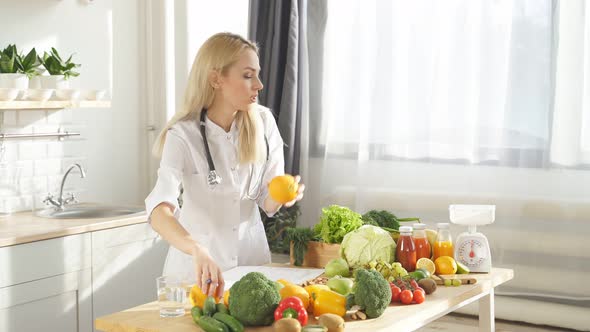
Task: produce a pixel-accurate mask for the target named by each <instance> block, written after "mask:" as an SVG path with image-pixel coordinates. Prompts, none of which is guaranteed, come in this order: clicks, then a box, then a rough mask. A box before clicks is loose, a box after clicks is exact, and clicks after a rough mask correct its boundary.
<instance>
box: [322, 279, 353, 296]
mask: <svg viewBox="0 0 590 332" xmlns="http://www.w3.org/2000/svg"><path fill="white" fill-rule="evenodd" d="M327 285H328V287H330V289H331V290H333V291H335V292H336V293H340V294H342V295H348V293H350V292H351V291H352V286H353V285H354V282H353V281H352V279H350V278H344V277H341V276H335V277H332V278H330V279H329V280H328V283H327Z"/></svg>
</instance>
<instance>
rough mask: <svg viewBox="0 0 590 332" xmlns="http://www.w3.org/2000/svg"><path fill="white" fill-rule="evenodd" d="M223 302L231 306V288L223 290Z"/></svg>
mask: <svg viewBox="0 0 590 332" xmlns="http://www.w3.org/2000/svg"><path fill="white" fill-rule="evenodd" d="M223 304H225V306H226V307H228V308H229V289H228V290H226V291H225V292H223Z"/></svg>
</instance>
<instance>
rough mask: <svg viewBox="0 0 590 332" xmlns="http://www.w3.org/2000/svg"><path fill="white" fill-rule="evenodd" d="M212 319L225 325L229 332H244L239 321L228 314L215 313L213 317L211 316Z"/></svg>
mask: <svg viewBox="0 0 590 332" xmlns="http://www.w3.org/2000/svg"><path fill="white" fill-rule="evenodd" d="M213 318H215V319H217V320H218V321H220V322H222V323H223V324H225V325H227V326H228V327H229V330H230V332H244V325H242V323H240V321H239V320H237V319H235V318H234V317H232V316H230V315H228V314H224V313H221V312H217V313H215V315H213Z"/></svg>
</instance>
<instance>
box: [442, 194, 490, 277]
mask: <svg viewBox="0 0 590 332" xmlns="http://www.w3.org/2000/svg"><path fill="white" fill-rule="evenodd" d="M449 217H450V220H451V222H452V223H453V224H457V225H465V226H467V232H463V233H461V234H459V236H458V237H457V239H456V240H455V260H457V261H459V262H461V263H462V264H463V265H465V266H467V267H468V268H469V271H470V272H486V273H487V272H490V270H491V269H492V255H491V253H490V244H489V242H488V238H487V237H486V236H485V235H483V234H482V233H480V232H478V231H477V229H476V228H477V226H482V225H489V224H491V223H493V222H494V220H495V218H496V206H495V205H450V206H449Z"/></svg>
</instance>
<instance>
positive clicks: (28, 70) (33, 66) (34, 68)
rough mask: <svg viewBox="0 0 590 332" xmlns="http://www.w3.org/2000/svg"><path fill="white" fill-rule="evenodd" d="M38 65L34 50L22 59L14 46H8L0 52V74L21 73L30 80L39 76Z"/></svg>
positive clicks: (39, 63)
mask: <svg viewBox="0 0 590 332" xmlns="http://www.w3.org/2000/svg"><path fill="white" fill-rule="evenodd" d="M40 65H41V62H40V61H39V57H38V56H37V51H36V50H35V49H34V48H33V49H32V50H31V51H29V53H28V54H27V55H26V56H24V57H23V56H22V55H21V54H19V53H18V50H17V49H16V45H14V44H11V45H8V46H7V47H6V48H5V49H4V50H2V51H1V52H0V73H10V74H15V73H22V74H25V75H27V77H28V78H31V77H34V76H37V75H39V74H40V72H39V66H40Z"/></svg>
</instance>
